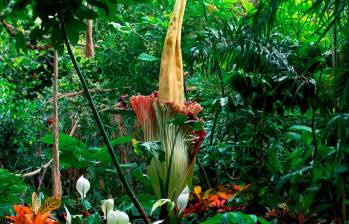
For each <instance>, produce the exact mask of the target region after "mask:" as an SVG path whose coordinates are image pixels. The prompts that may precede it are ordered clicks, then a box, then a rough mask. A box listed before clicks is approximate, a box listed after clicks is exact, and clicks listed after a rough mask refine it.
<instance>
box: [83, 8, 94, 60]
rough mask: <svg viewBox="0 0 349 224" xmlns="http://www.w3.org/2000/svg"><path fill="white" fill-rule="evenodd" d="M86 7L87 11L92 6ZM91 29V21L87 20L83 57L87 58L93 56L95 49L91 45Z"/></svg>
mask: <svg viewBox="0 0 349 224" xmlns="http://www.w3.org/2000/svg"><path fill="white" fill-rule="evenodd" d="M87 7H88V8H89V9H91V8H92V6H91V5H89V4H88V5H87ZM92 27H93V23H92V19H89V20H88V21H87V31H86V51H85V55H86V57H88V58H90V57H93V56H94V54H95V49H94V45H93V38H92Z"/></svg>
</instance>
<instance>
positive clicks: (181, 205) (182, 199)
mask: <svg viewBox="0 0 349 224" xmlns="http://www.w3.org/2000/svg"><path fill="white" fill-rule="evenodd" d="M189 192H190V191H189V188H188V186H186V187H185V188H184V189H183V191H182V193H181V194H180V195H179V196H178V198H177V207H178V209H179V214H181V213H182V212H183V210H184V209H185V208H186V207H187V205H188V200H189Z"/></svg>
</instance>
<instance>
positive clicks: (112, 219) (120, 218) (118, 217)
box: [107, 210, 130, 224]
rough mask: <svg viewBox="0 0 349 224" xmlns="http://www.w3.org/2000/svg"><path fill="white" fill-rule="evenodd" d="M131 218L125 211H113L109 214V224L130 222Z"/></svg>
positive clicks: (126, 223)
mask: <svg viewBox="0 0 349 224" xmlns="http://www.w3.org/2000/svg"><path fill="white" fill-rule="evenodd" d="M129 222H130V219H129V217H128V215H127V214H126V213H125V212H122V211H118V210H116V211H111V212H109V213H108V215H107V224H129Z"/></svg>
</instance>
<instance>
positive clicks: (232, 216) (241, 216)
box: [202, 212, 269, 224]
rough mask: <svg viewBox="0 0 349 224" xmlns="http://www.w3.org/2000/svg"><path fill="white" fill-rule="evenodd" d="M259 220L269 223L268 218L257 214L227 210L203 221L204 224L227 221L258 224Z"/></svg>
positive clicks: (263, 223) (264, 223) (217, 223)
mask: <svg viewBox="0 0 349 224" xmlns="http://www.w3.org/2000/svg"><path fill="white" fill-rule="evenodd" d="M257 221H259V222H260V223H262V224H268V223H269V222H267V221H266V220H264V219H262V218H259V217H257V216H256V215H253V214H251V215H249V214H245V213H242V212H227V213H223V214H217V215H215V216H213V217H211V218H209V219H207V220H206V221H205V222H202V224H220V223H222V224H225V223H231V224H241V223H244V224H256V223H257Z"/></svg>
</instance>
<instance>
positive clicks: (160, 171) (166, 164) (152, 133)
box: [131, 0, 205, 200]
mask: <svg viewBox="0 0 349 224" xmlns="http://www.w3.org/2000/svg"><path fill="white" fill-rule="evenodd" d="M185 5H186V0H177V1H176V4H175V7H174V11H173V15H172V17H171V21H170V24H169V28H168V32H167V36H166V39H165V44H164V49H163V54H162V58H161V68H160V82H159V92H154V93H152V94H151V95H150V96H141V95H140V96H133V97H131V105H132V107H133V109H134V110H135V113H136V116H137V119H138V121H139V122H140V125H141V128H142V130H143V133H144V140H145V141H160V142H161V143H162V147H163V149H164V151H165V161H160V159H159V158H158V157H157V155H154V158H153V159H152V161H151V162H150V165H149V166H148V172H149V176H150V177H151V180H152V185H153V189H154V191H155V194H156V196H157V197H158V198H171V199H173V200H175V199H177V197H178V196H179V194H180V193H181V192H182V190H183V189H184V187H185V186H186V185H190V182H191V179H192V175H193V168H194V164H195V158H196V155H197V152H198V149H199V147H200V145H201V143H202V141H203V138H204V137H205V132H204V130H200V131H197V130H196V131H195V130H193V129H192V128H191V127H190V126H189V125H173V124H170V123H169V121H170V120H173V119H174V118H176V116H177V115H179V114H183V115H185V116H186V117H187V120H190V121H192V122H193V121H194V122H200V119H199V118H198V117H197V115H198V113H199V112H200V111H201V109H202V108H201V106H200V105H199V104H197V103H194V102H185V101H184V86H183V63H182V54H181V46H180V43H181V28H182V22H183V15H184V10H185Z"/></svg>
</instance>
